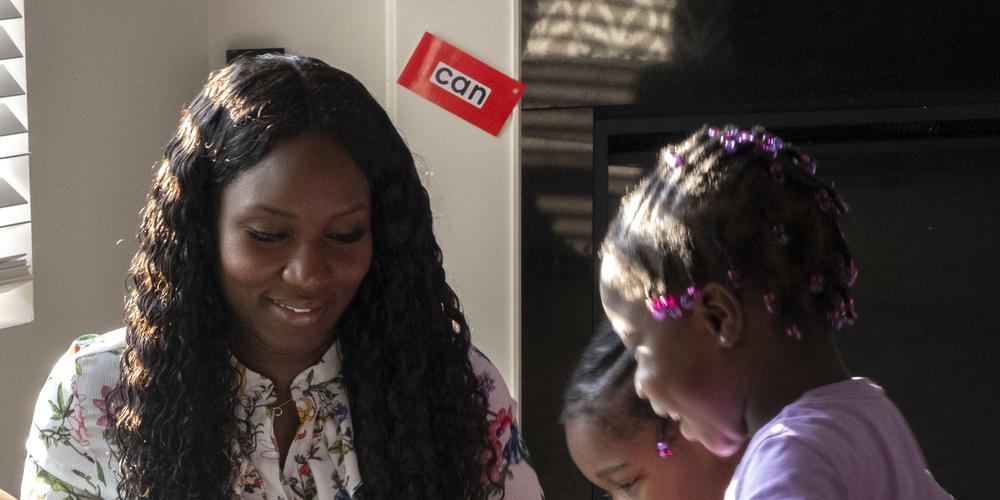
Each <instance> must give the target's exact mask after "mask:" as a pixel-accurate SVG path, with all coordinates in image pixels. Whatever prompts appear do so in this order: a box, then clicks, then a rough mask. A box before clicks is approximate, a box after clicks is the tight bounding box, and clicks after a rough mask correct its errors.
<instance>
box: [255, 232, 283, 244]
mask: <svg viewBox="0 0 1000 500" xmlns="http://www.w3.org/2000/svg"><path fill="white" fill-rule="evenodd" d="M248 232H249V233H250V237H251V238H253V239H255V240H257V241H263V242H264V243H273V242H275V241H280V240H282V239H283V238H284V237H285V236H287V235H286V234H285V233H266V232H264V231H254V230H252V229H250V230H248Z"/></svg>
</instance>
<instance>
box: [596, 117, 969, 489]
mask: <svg viewBox="0 0 1000 500" xmlns="http://www.w3.org/2000/svg"><path fill="white" fill-rule="evenodd" d="M846 211H847V205H846V204H845V203H844V201H843V200H842V199H841V198H840V196H839V195H837V193H836V192H835V191H834V190H833V189H832V187H830V186H829V185H828V184H826V183H824V182H823V181H821V180H819V179H818V178H817V177H816V176H815V163H813V161H812V160H811V159H810V158H809V156H808V155H805V154H802V153H800V152H799V151H798V150H796V149H795V148H793V147H791V146H790V145H788V144H784V143H783V142H782V140H781V139H780V138H778V137H775V136H773V135H771V134H769V133H767V132H766V131H765V130H763V129H762V128H754V129H752V130H739V129H736V128H734V127H730V126H727V127H725V128H722V129H718V128H714V127H708V126H706V127H703V128H702V129H701V130H699V131H698V132H696V133H694V134H693V135H692V136H690V137H689V138H688V139H686V140H685V141H684V142H682V143H681V144H679V145H675V146H670V147H667V148H665V149H664V150H663V151H662V152H661V156H660V161H659V164H658V165H657V167H656V169H655V170H654V171H653V172H652V173H651V174H650V175H648V176H647V177H646V178H645V179H644V180H643V181H642V182H641V183H640V184H639V186H638V187H637V188H636V189H635V190H634V191H633V192H632V193H630V194H629V195H628V196H627V197H626V198H625V200H623V202H622V208H621V210H620V212H619V213H618V215H617V217H616V218H615V219H614V220H613V221H612V223H611V224H610V227H609V230H608V234H607V236H606V238H605V240H604V244H603V247H602V254H603V261H602V265H601V272H600V291H601V299H602V301H603V304H604V309H605V311H606V312H607V314H608V317H609V318H610V320H611V322H612V325H613V327H614V329H615V330H616V331H617V333H618V334H619V336H620V337H621V338H622V340H623V341H624V343H625V345H626V346H627V347H628V349H629V350H630V351H632V352H633V354H634V356H635V358H636V360H637V363H638V368H637V369H636V375H635V389H636V391H637V393H638V394H639V396H641V397H643V398H646V399H648V400H649V401H650V403H651V405H652V407H653V409H654V411H655V412H656V413H657V414H659V415H661V416H665V417H667V416H669V417H670V418H672V419H673V420H675V421H677V422H678V426H679V428H680V432H681V434H683V435H684V436H685V437H686V438H688V439H694V440H697V441H699V442H701V443H702V444H704V445H705V446H706V447H707V448H708V449H709V450H711V451H712V452H713V453H715V454H717V455H719V456H730V455H732V454H733V453H735V452H736V451H737V450H739V449H740V448H741V447H742V446H743V445H744V444H745V441H746V439H747V438H748V437H749V436H752V439H750V442H749V444H748V445H747V448H746V453H745V455H744V456H743V459H742V460H741V462H740V464H739V466H738V467H737V469H736V472H735V473H734V476H733V479H732V481H731V483H730V485H729V487H728V489H727V491H726V498H736V499H745V498H838V499H842V498H850V499H869V498H906V499H922V498H948V497H949V496H948V494H947V493H945V491H944V490H943V489H942V488H941V487H940V486H939V485H938V484H937V483H936V482H935V481H934V479H933V478H932V477H931V475H930V473H929V472H928V471H927V470H926V463H925V461H924V458H923V455H922V453H921V451H920V448H919V447H918V446H917V443H916V440H915V439H914V437H913V435H912V433H911V432H910V429H909V427H908V426H907V424H906V421H905V420H904V419H903V417H902V415H901V414H900V412H899V410H898V409H897V408H896V407H895V405H893V403H892V402H891V401H890V400H889V399H888V398H886V396H885V394H884V393H883V391H882V389H881V388H879V387H878V386H876V385H875V384H873V383H872V382H871V381H870V380H867V379H864V378H851V376H850V375H849V373H848V371H847V369H846V368H845V367H844V365H843V363H842V362H841V360H840V356H839V354H838V352H837V349H836V347H835V345H834V343H833V339H832V332H833V331H834V330H836V329H839V328H841V327H843V326H846V325H850V324H852V323H853V322H854V320H855V318H856V317H857V316H856V314H855V312H854V301H853V299H852V298H851V293H850V289H851V286H852V285H853V283H854V280H855V278H856V277H857V271H856V269H855V265H854V261H853V260H852V258H851V254H850V251H849V250H848V247H847V243H846V241H845V239H844V236H843V234H842V233H841V228H840V220H841V218H842V217H843V215H844V213H845V212H846Z"/></svg>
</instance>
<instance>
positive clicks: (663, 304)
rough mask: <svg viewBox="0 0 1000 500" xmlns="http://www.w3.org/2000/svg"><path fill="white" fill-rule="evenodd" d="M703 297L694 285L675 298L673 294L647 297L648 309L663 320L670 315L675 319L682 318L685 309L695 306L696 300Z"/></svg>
mask: <svg viewBox="0 0 1000 500" xmlns="http://www.w3.org/2000/svg"><path fill="white" fill-rule="evenodd" d="M698 297H701V292H700V291H699V290H698V289H697V288H695V287H693V286H690V287H688V289H687V291H686V293H685V294H683V295H679V296H678V297H677V298H674V296H673V295H660V296H659V297H650V298H648V299H646V309H647V310H648V311H649V313H650V314H652V315H653V319H655V320H657V321H662V320H664V319H666V317H667V316H670V317H671V318H673V319H677V318H680V317H681V315H682V314H684V310H685V309H691V308H692V307H694V300H695V299H697V298H698Z"/></svg>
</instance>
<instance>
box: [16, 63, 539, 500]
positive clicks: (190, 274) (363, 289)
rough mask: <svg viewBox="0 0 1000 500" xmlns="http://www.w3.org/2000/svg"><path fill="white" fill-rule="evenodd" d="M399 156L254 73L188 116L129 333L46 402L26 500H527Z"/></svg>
mask: <svg viewBox="0 0 1000 500" xmlns="http://www.w3.org/2000/svg"><path fill="white" fill-rule="evenodd" d="M431 227H432V219H431V213H430V203H429V199H428V196H427V192H426V190H425V189H424V188H423V186H422V185H421V184H420V180H419V178H418V176H417V172H416V169H415V167H414V163H413V157H412V155H411V153H410V151H409V150H408V149H407V147H406V145H405V144H404V143H403V141H402V139H401V137H400V136H399V134H398V133H397V132H396V130H395V128H394V126H393V124H392V123H391V122H390V121H389V119H388V117H387V116H386V114H385V112H384V111H383V110H382V108H381V107H380V106H379V105H378V104H377V103H376V102H375V100H374V99H373V98H372V97H371V95H369V94H368V92H367V91H366V90H365V89H364V88H363V87H362V86H361V84H360V83H358V81H357V80H355V79H354V78H353V77H352V76H350V75H348V74H347V73H344V72H342V71H339V70H337V69H334V68H332V67H330V66H328V65H326V64H325V63H323V62H321V61H318V60H316V59H309V58H301V57H292V56H259V57H256V58H245V59H239V60H237V61H235V62H234V63H233V64H231V65H230V66H228V67H226V68H224V69H222V70H219V71H218V72H215V73H213V74H212V75H211V76H210V77H209V80H208V83H207V84H206V85H205V88H204V89H203V90H202V92H201V93H200V94H199V95H198V96H197V97H196V98H195V100H194V101H193V102H192V103H191V105H190V106H189V107H188V108H187V109H186V110H185V111H184V113H183V116H182V119H181V123H180V126H179V128H178V132H177V135H176V136H175V137H174V138H173V140H172V141H171V142H170V143H169V145H168V147H167V151H166V153H165V154H164V158H163V160H162V162H161V163H160V164H159V167H158V169H157V172H156V176H155V178H154V179H153V185H152V188H151V190H150V194H149V197H148V200H147V204H146V207H145V209H144V210H143V212H142V223H141V225H140V228H139V234H138V247H139V249H138V252H137V253H136V256H135V258H134V259H133V263H132V268H131V270H130V273H131V277H132V281H133V284H134V286H133V289H132V290H131V293H130V296H129V299H128V302H127V305H126V325H127V326H126V328H124V329H122V330H117V331H115V332H111V333H108V334H105V335H98V336H95V335H91V336H85V337H82V338H80V339H78V340H77V341H76V342H74V344H73V346H72V347H71V349H70V351H69V352H68V353H67V354H66V355H65V356H64V357H63V358H62V359H61V360H60V361H59V363H58V364H57V365H56V367H55V368H54V369H53V372H52V375H51V376H50V377H49V379H48V381H47V382H46V384H45V387H44V388H43V389H42V393H41V396H40V397H39V402H38V405H37V406H36V411H35V422H34V425H33V426H32V433H31V436H30V437H29V440H28V461H27V463H26V468H25V470H26V473H25V480H24V486H23V489H22V496H23V497H25V498H63V497H65V496H66V494H67V493H69V494H70V496H80V497H89V496H95V497H100V498H119V497H121V498H140V497H142V498H150V499H161V498H162V499H175V498H219V499H228V498H232V497H234V496H236V497H240V498H257V499H263V498H288V499H306V498H309V499H336V500H343V499H349V498H360V497H363V498H367V499H384V498H476V499H479V498H501V497H506V498H525V499H531V498H541V490H540V488H539V486H538V482H537V479H536V477H535V474H534V471H533V470H532V469H531V467H530V466H528V464H527V463H526V461H525V460H526V458H527V454H526V449H525V446H524V443H523V442H522V441H521V438H520V433H519V432H518V427H517V422H516V421H515V420H514V418H513V415H515V414H516V405H515V403H514V401H513V400H512V399H511V397H510V394H509V393H508V391H507V388H506V385H505V384H504V383H503V380H502V379H501V378H500V376H499V373H498V372H497V371H496V369H495V368H494V367H493V365H492V364H491V363H490V362H489V361H488V360H487V359H486V358H485V357H484V356H483V355H482V354H481V353H479V351H477V350H476V349H475V348H474V347H473V346H472V345H471V342H470V335H469V327H468V325H467V324H466V321H465V317H464V315H463V314H462V312H461V306H460V304H459V301H458V298H457V297H456V296H455V294H454V292H453V291H452V289H451V287H450V286H449V285H448V284H447V283H446V281H445V274H444V269H443V267H442V264H441V262H442V256H441V250H440V248H439V247H438V244H437V242H436V240H435V238H434V234H433V232H432V229H431Z"/></svg>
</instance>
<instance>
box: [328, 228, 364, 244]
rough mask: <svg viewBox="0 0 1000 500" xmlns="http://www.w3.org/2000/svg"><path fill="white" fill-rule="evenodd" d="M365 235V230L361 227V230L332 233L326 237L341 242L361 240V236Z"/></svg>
mask: <svg viewBox="0 0 1000 500" xmlns="http://www.w3.org/2000/svg"><path fill="white" fill-rule="evenodd" d="M364 235H365V232H364V230H362V229H359V230H357V231H354V232H352V233H346V234H344V233H331V234H328V235H326V237H327V238H330V239H331V240H333V241H337V242H340V243H354V242H355V241H360V240H361V237H362V236H364Z"/></svg>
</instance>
